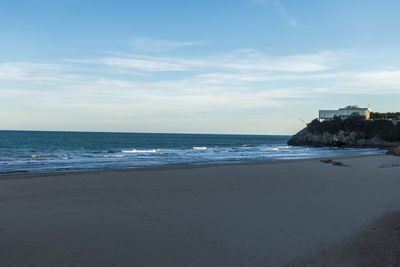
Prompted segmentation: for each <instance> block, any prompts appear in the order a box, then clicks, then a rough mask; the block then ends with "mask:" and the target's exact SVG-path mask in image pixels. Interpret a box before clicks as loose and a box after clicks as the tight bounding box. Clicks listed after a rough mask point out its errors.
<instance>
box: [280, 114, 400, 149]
mask: <svg viewBox="0 0 400 267" xmlns="http://www.w3.org/2000/svg"><path fill="white" fill-rule="evenodd" d="M389 124H392V123H391V122H389ZM389 124H387V123H386V122H385V123H382V122H378V123H376V122H375V123H374V122H373V121H366V120H362V119H361V118H350V119H347V120H345V121H343V120H341V119H336V120H332V121H326V122H320V121H318V120H314V121H312V122H311V123H309V124H307V127H305V128H304V129H303V130H301V131H300V132H298V133H297V134H295V135H294V136H293V137H292V138H291V139H290V140H289V141H288V145H291V146H331V147H333V146H334V147H380V148H390V147H396V146H399V145H400V138H398V137H397V135H398V134H399V133H400V127H399V126H397V125H393V127H392V126H390V125H389ZM382 125H383V126H382ZM392 128H393V129H392ZM385 139H386V140H385Z"/></svg>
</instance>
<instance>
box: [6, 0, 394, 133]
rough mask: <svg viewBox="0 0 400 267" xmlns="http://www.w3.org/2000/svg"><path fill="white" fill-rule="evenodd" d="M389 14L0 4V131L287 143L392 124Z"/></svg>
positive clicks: (308, 2)
mask: <svg viewBox="0 0 400 267" xmlns="http://www.w3.org/2000/svg"><path fill="white" fill-rule="evenodd" d="M399 11H400V2H399V1H397V0H381V1H376V0H335V1H328V0H305V1H297V0H230V1H227V0H202V1H195V0H185V1H183V0H181V1H177V0H169V1H165V0H143V1H135V0H132V1H128V0H112V1H111V0H109V1H103V0H25V1H23V0H12V1H11V0H2V2H1V8H0V33H1V34H0V129H2V130H7V129H8V130H10V129H13V130H66V131H107V132H157V133H228V134H294V133H296V132H297V131H299V130H301V129H302V128H303V127H304V126H305V123H307V122H310V121H311V120H312V119H314V118H316V117H317V116H318V110H319V109H337V108H339V107H343V106H346V105H359V106H361V107H370V108H371V109H372V110H373V111H378V112H388V111H400V104H399V103H400V45H399V43H400V31H399V29H400V18H399V16H398V14H399Z"/></svg>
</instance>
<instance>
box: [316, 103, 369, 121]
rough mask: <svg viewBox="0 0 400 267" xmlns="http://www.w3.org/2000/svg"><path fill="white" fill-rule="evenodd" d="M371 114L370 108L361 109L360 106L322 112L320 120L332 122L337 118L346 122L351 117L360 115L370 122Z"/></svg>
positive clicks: (320, 112)
mask: <svg viewBox="0 0 400 267" xmlns="http://www.w3.org/2000/svg"><path fill="white" fill-rule="evenodd" d="M370 112H371V109H370V108H360V107H358V106H347V107H345V108H339V109H338V110H320V111H319V120H320V121H324V120H332V119H333V117H335V116H337V117H339V118H341V119H343V120H344V119H346V118H348V117H350V116H351V115H360V116H363V117H365V119H366V120H369V118H370Z"/></svg>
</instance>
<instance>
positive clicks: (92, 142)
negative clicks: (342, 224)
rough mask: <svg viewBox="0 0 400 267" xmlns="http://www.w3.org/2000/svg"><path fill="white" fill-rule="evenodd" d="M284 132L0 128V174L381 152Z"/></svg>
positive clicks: (252, 160)
mask: <svg viewBox="0 0 400 267" xmlns="http://www.w3.org/2000/svg"><path fill="white" fill-rule="evenodd" d="M289 138H290V136H286V135H216V134H155V133H89V132H41V131H0V174H10V173H43V172H65V171H81V170H102V169H123V168H140V167H152V166H168V165H201V164H215V163H236V162H254V161H272V160H286V159H301V158H315V157H334V156H342V155H361V154H374V153H383V151H381V150H379V149H354V148H346V149H342V148H310V147H290V146H288V145H287V144H286V142H287V141H288V140H289Z"/></svg>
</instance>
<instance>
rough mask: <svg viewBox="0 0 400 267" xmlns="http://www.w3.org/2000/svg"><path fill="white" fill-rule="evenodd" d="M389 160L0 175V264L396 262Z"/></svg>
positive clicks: (399, 260)
mask: <svg viewBox="0 0 400 267" xmlns="http://www.w3.org/2000/svg"><path fill="white" fill-rule="evenodd" d="M399 166H400V158H399V157H394V156H386V155H375V156H360V157H347V158H334V159H333V161H325V162H322V161H321V160H319V159H309V160H296V161H280V162H273V163H256V164H238V165H218V166H202V167H169V168H153V169H150V168H149V169H135V170H115V171H96V172H80V173H69V174H43V175H14V176H2V177H0V218H1V219H0V259H1V266H390V264H392V265H393V266H396V264H400V252H399V250H398V248H397V246H396V245H395V244H398V242H399V241H400V236H399V232H400V219H399V218H400V216H399V214H398V211H399V210H400V209H399V208H400V194H399V188H400V175H399V172H400V167H399ZM397 266H398V265H397Z"/></svg>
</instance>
